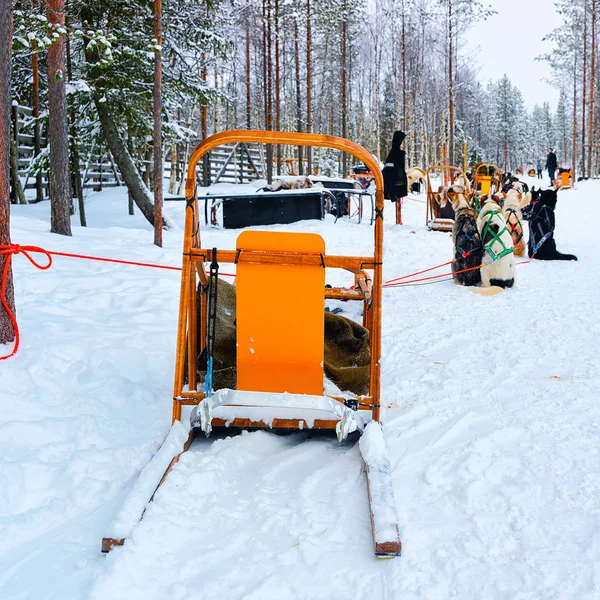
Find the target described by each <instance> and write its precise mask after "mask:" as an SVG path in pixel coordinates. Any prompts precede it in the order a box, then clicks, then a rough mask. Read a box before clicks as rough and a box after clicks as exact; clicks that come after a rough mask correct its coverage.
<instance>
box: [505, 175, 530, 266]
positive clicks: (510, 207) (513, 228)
mask: <svg viewBox="0 0 600 600" xmlns="http://www.w3.org/2000/svg"><path fill="white" fill-rule="evenodd" d="M522 189H523V188H522V187H521V186H520V185H519V184H516V183H515V184H514V185H513V189H512V190H509V191H508V192H507V193H506V195H505V196H504V207H503V210H504V218H505V219H506V225H507V227H508V231H510V235H511V236H512V239H513V244H514V247H515V256H525V242H524V241H523V214H522V213H521V201H522V199H523V193H522V191H519V190H522Z"/></svg>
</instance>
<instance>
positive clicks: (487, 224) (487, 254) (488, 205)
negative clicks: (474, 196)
mask: <svg viewBox="0 0 600 600" xmlns="http://www.w3.org/2000/svg"><path fill="white" fill-rule="evenodd" d="M477 228H478V229H479V235H480V236H481V243H482V245H483V261H482V265H481V282H482V283H483V285H484V286H485V287H490V286H492V285H496V286H499V287H501V288H510V287H512V286H513V285H514V283H515V258H514V248H513V239H512V236H511V235H510V231H509V230H508V227H507V226H506V220H505V218H504V215H503V214H502V209H501V208H500V207H499V206H498V199H496V198H494V197H490V198H487V199H486V201H485V203H484V204H483V206H482V207H481V211H480V212H479V216H478V217H477Z"/></svg>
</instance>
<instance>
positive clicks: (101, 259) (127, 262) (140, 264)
mask: <svg viewBox="0 0 600 600" xmlns="http://www.w3.org/2000/svg"><path fill="white" fill-rule="evenodd" d="M43 252H46V250H43ZM46 254H51V255H52V256H66V257H67V258H82V259H84V260H96V261H99V262H108V263H117V264H119V265H134V266H136V267H150V268H152V269H167V270H169V271H181V267H171V266H170V265H157V264H154V263H143V262H136V261H133V260H121V259H118V258H104V257H102V256H88V255H87V254H71V253H70V252H55V251H53V250H48V251H47V252H46ZM206 272H207V273H208V271H206ZM219 275H222V276H223V277H235V276H236V275H235V273H219Z"/></svg>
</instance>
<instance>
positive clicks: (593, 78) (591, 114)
mask: <svg viewBox="0 0 600 600" xmlns="http://www.w3.org/2000/svg"><path fill="white" fill-rule="evenodd" d="M591 28H592V32H591V35H592V48H591V52H590V57H591V58H590V63H591V64H590V99H589V112H588V155H587V174H588V177H592V175H593V173H592V154H593V147H594V87H595V82H596V0H592V15H591Z"/></svg>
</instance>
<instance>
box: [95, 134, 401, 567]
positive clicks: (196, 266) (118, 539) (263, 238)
mask: <svg viewBox="0 0 600 600" xmlns="http://www.w3.org/2000/svg"><path fill="white" fill-rule="evenodd" d="M230 142H260V143H269V144H287V145H291V146H298V145H303V146H320V147H329V148H335V149H337V150H342V151H345V152H348V153H350V154H352V155H353V156H355V157H356V158H358V159H360V160H362V161H363V162H364V164H365V165H366V166H367V167H368V168H370V169H371V171H372V172H373V175H374V179H375V183H376V215H377V216H376V219H375V240H374V252H373V255H371V256H334V255H327V254H326V251H325V243H324V241H323V239H322V238H321V237H320V236H319V235H316V234H307V233H280V232H271V231H256V230H252V231H244V232H242V233H241V234H240V235H239V236H238V239H237V243H236V246H237V247H236V249H235V250H217V249H214V248H213V249H212V250H210V249H208V248H203V247H202V246H201V242H200V229H199V219H198V214H199V213H198V196H197V192H196V166H197V164H198V162H199V160H200V159H201V157H202V156H203V155H204V154H206V153H207V152H209V151H210V150H211V149H213V148H215V147H217V146H220V145H222V144H226V143H230ZM186 201H187V207H186V220H185V229H184V242H183V268H182V278H181V293H180V308H179V324H178V331H177V354H176V365H175V384H174V394H173V415H172V421H173V427H172V429H171V431H170V433H169V435H168V436H167V439H166V440H165V443H164V444H163V446H162V447H161V449H160V450H159V452H158V453H157V454H156V455H155V457H154V458H153V459H152V460H151V461H150V463H149V464H148V465H147V466H146V468H145V469H144V470H143V471H142V474H141V476H140V478H139V479H138V481H137V482H136V484H135V485H134V487H133V489H132V491H131V492H130V494H129V496H128V497H127V498H126V500H125V503H124V507H123V509H122V510H121V512H120V513H119V515H118V516H117V518H116V520H115V522H114V524H113V526H112V530H111V531H110V536H107V537H105V538H104V539H103V540H102V550H103V552H109V551H110V550H111V549H112V548H113V547H114V546H119V545H122V544H123V543H124V541H125V538H127V537H128V536H129V535H130V533H131V531H132V529H133V527H135V524H136V523H137V522H138V521H139V520H140V519H141V517H142V516H143V512H144V510H145V507H146V506H147V502H148V499H150V500H151V499H152V498H153V496H154V493H155V491H156V489H157V488H158V487H159V486H160V485H162V483H163V481H164V480H165V478H166V477H167V476H168V474H169V472H170V471H171V469H172V467H173V466H174V464H175V463H176V462H177V461H178V459H179V456H180V455H181V453H183V452H185V451H186V450H187V449H188V448H189V446H190V445H191V443H192V441H193V439H194V436H195V434H196V432H197V431H198V430H202V431H203V432H204V433H205V434H206V435H207V436H208V435H210V433H211V431H212V430H213V428H217V427H233V428H247V429H276V430H286V431H301V430H306V429H315V430H321V431H331V432H336V434H337V437H338V440H339V441H343V440H345V439H346V438H347V437H348V435H349V434H350V433H353V432H358V433H362V434H363V436H362V438H361V441H360V444H359V447H360V451H361V455H362V457H363V461H364V463H365V472H366V478H367V489H368V494H369V503H370V509H371V525H372V530H373V541H374V549H375V554H376V555H377V556H378V557H392V556H399V555H400V552H401V547H402V545H401V542H400V536H399V532H398V518H397V514H396V506H395V500H394V491H393V486H392V478H391V469H390V465H389V461H388V459H387V453H386V450H385V443H384V436H383V430H382V428H381V425H380V423H379V421H380V406H381V400H380V358H381V302H382V290H383V287H382V283H383V276H382V268H383V265H382V262H383V177H382V174H381V170H380V168H379V166H378V164H377V162H376V161H375V160H374V159H373V157H372V156H371V155H370V153H368V152H367V151H366V150H365V149H364V148H362V147H361V146H359V145H357V144H355V143H353V142H350V141H348V140H344V139H342V138H338V137H333V136H324V135H317V134H299V133H280V132H270V131H252V130H248V131H229V132H224V133H220V134H217V135H214V136H212V137H209V138H207V139H206V140H204V142H202V143H201V144H200V145H199V146H197V147H196V149H195V150H194V152H193V153H192V156H191V158H190V162H189V165H188V172H187V180H186ZM220 264H235V265H236V269H237V273H236V275H237V282H236V315H235V317H236V319H235V320H236V346H237V348H236V385H235V388H236V389H219V390H216V391H213V385H212V374H213V347H214V341H215V323H216V302H217V297H216V296H217V290H218V285H217V277H218V269H219V265H220ZM208 267H210V268H209V270H208V275H207V268H208ZM328 268H329V269H342V270H345V271H348V272H350V273H351V274H352V275H353V282H352V283H353V284H354V285H353V286H352V287H350V286H349V287H338V288H331V287H325V271H326V269H328ZM198 285H199V287H200V290H201V295H200V299H199V303H198V304H199V306H200V309H199V310H198V304H197V289H198ZM324 299H344V300H358V301H360V302H362V303H363V325H364V327H365V328H366V329H367V330H368V332H369V346H370V363H369V367H368V372H369V382H368V391H369V393H368V394H365V395H362V396H357V395H354V394H350V393H341V394H339V395H332V394H327V393H325V391H324V371H323V369H324V366H323V365H324V358H323V355H324ZM201 354H203V356H205V357H206V363H207V369H206V376H205V377H204V381H203V382H200V381H199V380H198V372H197V358H198V357H199V355H201ZM183 406H192V407H193V409H192V414H191V418H190V426H191V430H188V429H187V427H184V425H183V423H182V407H183ZM186 420H187V419H186Z"/></svg>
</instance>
